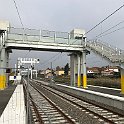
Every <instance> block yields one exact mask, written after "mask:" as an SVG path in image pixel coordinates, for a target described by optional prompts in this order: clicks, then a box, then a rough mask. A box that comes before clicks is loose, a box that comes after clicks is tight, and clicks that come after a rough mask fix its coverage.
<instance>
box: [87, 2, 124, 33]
mask: <svg viewBox="0 0 124 124" xmlns="http://www.w3.org/2000/svg"><path fill="white" fill-rule="evenodd" d="M123 7H124V4H123V5H122V6H120V7H119V8H118V9H116V10H115V11H114V12H112V13H111V14H110V15H108V16H107V17H106V18H105V19H103V20H102V21H100V22H99V23H98V24H96V25H95V26H94V27H93V28H91V29H90V30H89V31H87V32H86V33H85V34H88V33H89V32H91V31H92V30H93V29H95V28H96V27H97V26H99V25H100V24H101V23H103V22H104V21H106V20H107V19H108V18H109V17H111V16H112V15H114V14H115V13H116V12H118V11H119V10H120V9H121V8H123Z"/></svg>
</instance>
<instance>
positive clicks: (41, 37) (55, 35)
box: [7, 27, 82, 45]
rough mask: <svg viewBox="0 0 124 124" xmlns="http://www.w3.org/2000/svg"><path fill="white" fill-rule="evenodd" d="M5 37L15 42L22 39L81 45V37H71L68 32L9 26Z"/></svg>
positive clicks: (26, 41) (25, 40)
mask: <svg viewBox="0 0 124 124" xmlns="http://www.w3.org/2000/svg"><path fill="white" fill-rule="evenodd" d="M7 39H8V42H9V40H13V41H16V42H19V41H23V42H25V43H28V42H30V43H31V42H39V43H56V44H67V45H81V44H82V39H79V38H77V39H75V38H73V34H71V33H68V32H55V31H49V30H36V29H23V28H14V27H9V28H8V32H7Z"/></svg>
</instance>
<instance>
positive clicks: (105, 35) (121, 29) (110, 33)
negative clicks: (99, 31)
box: [97, 27, 124, 38]
mask: <svg viewBox="0 0 124 124" xmlns="http://www.w3.org/2000/svg"><path fill="white" fill-rule="evenodd" d="M122 29H124V27H121V28H118V29H116V30H114V31H112V32H109V33H106V34H104V35H101V36H99V37H97V38H100V37H104V36H106V35H109V34H112V33H114V32H116V31H119V30H122Z"/></svg>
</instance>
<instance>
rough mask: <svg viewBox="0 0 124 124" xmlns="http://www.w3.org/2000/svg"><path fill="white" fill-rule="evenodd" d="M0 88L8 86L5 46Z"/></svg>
mask: <svg viewBox="0 0 124 124" xmlns="http://www.w3.org/2000/svg"><path fill="white" fill-rule="evenodd" d="M0 63H1V64H0V67H1V69H0V89H4V88H5V87H6V73H5V71H6V70H5V69H4V68H6V57H5V48H4V47H3V48H2V49H1V58H0Z"/></svg>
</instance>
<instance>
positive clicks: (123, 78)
mask: <svg viewBox="0 0 124 124" xmlns="http://www.w3.org/2000/svg"><path fill="white" fill-rule="evenodd" d="M121 93H122V94H124V69H123V68H121Z"/></svg>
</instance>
